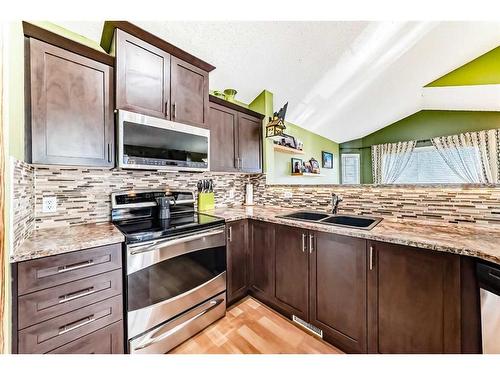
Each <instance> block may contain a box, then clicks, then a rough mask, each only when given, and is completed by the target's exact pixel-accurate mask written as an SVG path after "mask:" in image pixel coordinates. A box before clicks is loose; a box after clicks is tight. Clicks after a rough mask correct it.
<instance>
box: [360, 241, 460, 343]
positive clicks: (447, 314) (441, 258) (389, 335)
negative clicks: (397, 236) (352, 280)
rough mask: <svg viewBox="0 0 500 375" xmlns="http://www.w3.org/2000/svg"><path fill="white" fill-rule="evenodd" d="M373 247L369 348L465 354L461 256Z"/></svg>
mask: <svg viewBox="0 0 500 375" xmlns="http://www.w3.org/2000/svg"><path fill="white" fill-rule="evenodd" d="M369 247H370V248H371V249H370V250H369V252H371V253H372V255H371V256H369V257H370V258H371V262H369V265H368V266H369V270H368V351H369V352H370V353H460V352H461V336H460V332H461V330H460V319H461V316H460V303H461V301H460V256H458V255H453V254H445V253H438V252H435V251H428V250H423V249H417V248H411V247H408V246H401V245H395V244H388V243H382V242H369Z"/></svg>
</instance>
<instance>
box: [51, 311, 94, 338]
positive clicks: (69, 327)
mask: <svg viewBox="0 0 500 375" xmlns="http://www.w3.org/2000/svg"><path fill="white" fill-rule="evenodd" d="M94 320H95V317H94V314H92V315H89V316H87V317H85V318H83V319H80V320H77V321H76V322H73V323H70V324H66V325H65V326H62V327H59V333H58V335H63V334H65V333H68V332H71V331H73V330H75V329H77V328H80V327H83V326H86V325H87V324H90V323H92V322H93V321H94Z"/></svg>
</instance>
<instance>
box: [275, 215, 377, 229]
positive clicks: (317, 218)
mask: <svg viewBox="0 0 500 375" xmlns="http://www.w3.org/2000/svg"><path fill="white" fill-rule="evenodd" d="M277 217H279V218H282V219H289V220H296V221H308V222H314V223H318V224H325V225H336V226H339V227H346V228H356V229H364V230H370V229H372V228H373V227H375V226H376V225H377V224H378V223H380V222H381V221H382V218H379V217H369V216H358V215H352V216H351V215H329V214H326V213H321V212H314V211H297V212H292V213H291V214H287V215H280V216H277Z"/></svg>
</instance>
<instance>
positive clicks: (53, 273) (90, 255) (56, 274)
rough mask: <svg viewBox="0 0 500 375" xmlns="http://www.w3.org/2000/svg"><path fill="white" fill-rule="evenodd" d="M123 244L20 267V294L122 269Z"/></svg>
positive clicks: (60, 256)
mask: <svg viewBox="0 0 500 375" xmlns="http://www.w3.org/2000/svg"><path fill="white" fill-rule="evenodd" d="M121 263H122V260H121V244H113V245H107V246H102V247H95V248H92V249H88V250H82V251H75V252H72V253H67V254H61V255H55V256H51V257H45V258H40V259H35V260H30V261H26V262H21V263H19V264H18V295H20V296H21V295H23V294H27V293H31V292H35V291H37V290H41V289H45V288H50V287H53V286H56V285H60V284H65V283H68V282H71V281H75V280H79V279H83V278H85V277H89V276H94V275H97V274H100V273H103V272H108V271H113V270H116V269H118V268H121Z"/></svg>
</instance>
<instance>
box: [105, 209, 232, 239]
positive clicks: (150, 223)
mask: <svg viewBox="0 0 500 375" xmlns="http://www.w3.org/2000/svg"><path fill="white" fill-rule="evenodd" d="M114 224H115V225H116V227H117V228H118V229H119V230H120V231H121V232H122V233H123V234H124V235H125V238H126V240H127V243H133V242H143V241H150V240H155V239H158V238H164V237H170V236H173V235H177V234H180V233H189V232H191V231H198V230H200V229H204V228H210V227H214V226H218V225H221V224H224V219H221V218H219V217H215V216H210V215H206V214H202V213H198V212H190V213H184V214H175V215H172V217H171V218H170V219H165V220H160V219H157V218H154V219H153V218H147V219H136V220H127V221H122V222H120V223H114Z"/></svg>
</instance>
